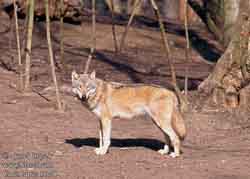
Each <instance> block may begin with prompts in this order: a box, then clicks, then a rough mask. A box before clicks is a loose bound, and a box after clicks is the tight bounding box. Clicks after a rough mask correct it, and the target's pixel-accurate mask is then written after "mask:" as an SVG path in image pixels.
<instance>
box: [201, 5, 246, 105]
mask: <svg viewBox="0 0 250 179" xmlns="http://www.w3.org/2000/svg"><path fill="white" fill-rule="evenodd" d="M235 2H238V7H239V8H238V10H237V12H239V13H238V15H237V18H236V23H235V25H234V26H233V28H232V29H231V30H230V31H231V33H230V34H233V35H232V37H231V41H230V43H229V45H228V47H227V49H226V51H225V53H224V54H223V56H222V57H221V58H220V59H219V61H218V62H217V64H216V66H215V68H214V70H213V72H212V73H211V74H210V75H209V76H208V78H207V79H205V80H204V81H203V82H202V83H201V85H200V86H199V90H200V91H203V92H205V93H208V94H211V95H212V99H213V100H214V102H215V103H217V104H223V105H225V106H227V107H238V106H239V105H240V106H246V105H248V104H247V103H246V101H249V100H250V97H249V95H247V94H249V82H250V56H249V54H250V14H249V12H250V0H239V1H238V0H237V1H234V3H235ZM232 14H233V15H235V12H232ZM232 14H229V15H228V16H227V17H226V18H228V17H232ZM243 96H244V99H243ZM246 98H247V99H246ZM244 101H245V102H244ZM244 103H245V104H244ZM248 107H249V106H248Z"/></svg>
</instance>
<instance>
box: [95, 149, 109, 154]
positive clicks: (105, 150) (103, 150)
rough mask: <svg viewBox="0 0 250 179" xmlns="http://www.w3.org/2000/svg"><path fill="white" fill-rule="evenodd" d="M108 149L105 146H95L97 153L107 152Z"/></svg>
mask: <svg viewBox="0 0 250 179" xmlns="http://www.w3.org/2000/svg"><path fill="white" fill-rule="evenodd" d="M107 151H108V150H107V149H106V148H104V147H100V148H95V153H96V155H104V154H106V153H107Z"/></svg>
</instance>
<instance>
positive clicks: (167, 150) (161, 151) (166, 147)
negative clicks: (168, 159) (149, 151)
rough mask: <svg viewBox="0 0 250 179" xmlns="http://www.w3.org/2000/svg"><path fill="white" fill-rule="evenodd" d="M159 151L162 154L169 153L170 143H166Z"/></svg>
mask: <svg viewBox="0 0 250 179" xmlns="http://www.w3.org/2000/svg"><path fill="white" fill-rule="evenodd" d="M158 152H159V153H160V154H161V155H165V154H168V152H169V147H168V145H165V146H164V148H163V149H160V150H158Z"/></svg>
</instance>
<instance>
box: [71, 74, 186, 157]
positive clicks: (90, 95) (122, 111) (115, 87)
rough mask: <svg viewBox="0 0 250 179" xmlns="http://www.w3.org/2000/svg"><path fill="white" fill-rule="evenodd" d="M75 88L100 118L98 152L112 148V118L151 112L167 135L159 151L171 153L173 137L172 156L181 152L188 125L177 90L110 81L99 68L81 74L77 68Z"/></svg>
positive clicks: (130, 116) (154, 119)
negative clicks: (96, 70)
mask: <svg viewBox="0 0 250 179" xmlns="http://www.w3.org/2000/svg"><path fill="white" fill-rule="evenodd" d="M72 91H73V93H74V94H75V95H77V96H78V97H79V98H80V99H85V100H86V101H87V104H88V107H89V108H90V110H91V111H92V112H93V113H95V114H96V115H97V116H98V117H99V118H100V130H99V135H100V140H99V148H96V149H95V153H96V154H98V155H104V154H106V153H107V152H108V148H109V146H110V143H111V142H110V141H111V140H110V137H111V120H112V118H115V117H121V118H132V117H133V116H136V115H140V114H148V115H149V116H150V117H151V118H152V120H153V121H154V123H155V124H156V125H157V126H158V127H159V128H160V129H161V131H162V132H163V133H164V135H165V138H166V144H165V145H164V148H163V149H160V150H159V151H158V152H159V153H160V154H167V153H169V146H168V141H169V139H170V142H171V144H172V146H173V148H174V152H172V153H171V154H170V156H172V157H177V156H179V155H180V145H181V140H183V139H184V137H185V135H186V127H185V123H184V120H183V118H182V115H181V113H180V111H179V109H178V99H177V97H176V95H175V93H174V92H172V91H170V90H167V89H165V88H163V87H160V86H154V85H144V84H131V85H129V84H122V83H116V82H106V81H104V80H101V79H99V78H96V74H95V72H92V73H91V74H77V73H76V72H75V71H73V72H72Z"/></svg>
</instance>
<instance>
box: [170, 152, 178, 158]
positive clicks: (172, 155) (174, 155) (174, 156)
mask: <svg viewBox="0 0 250 179" xmlns="http://www.w3.org/2000/svg"><path fill="white" fill-rule="evenodd" d="M169 156H170V157H172V158H176V157H179V156H180V154H176V153H174V152H172V153H170V154H169Z"/></svg>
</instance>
